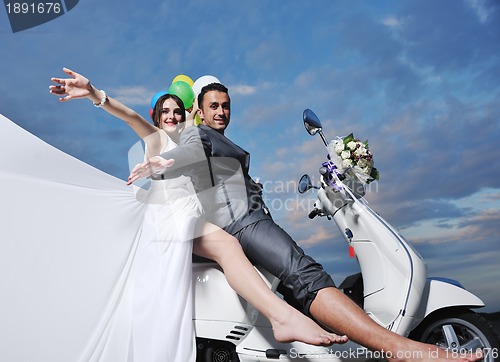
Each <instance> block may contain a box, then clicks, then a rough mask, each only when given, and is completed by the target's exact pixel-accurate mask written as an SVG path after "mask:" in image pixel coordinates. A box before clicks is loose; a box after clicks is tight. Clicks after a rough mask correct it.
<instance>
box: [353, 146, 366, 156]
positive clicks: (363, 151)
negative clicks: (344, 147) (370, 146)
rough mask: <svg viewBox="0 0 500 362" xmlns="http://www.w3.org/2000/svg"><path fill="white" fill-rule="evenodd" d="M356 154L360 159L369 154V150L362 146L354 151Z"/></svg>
mask: <svg viewBox="0 0 500 362" xmlns="http://www.w3.org/2000/svg"><path fill="white" fill-rule="evenodd" d="M354 154H355V155H356V156H358V157H363V156H366V155H367V154H368V150H367V149H366V148H365V147H364V146H360V147H358V149H357V150H356V151H354Z"/></svg>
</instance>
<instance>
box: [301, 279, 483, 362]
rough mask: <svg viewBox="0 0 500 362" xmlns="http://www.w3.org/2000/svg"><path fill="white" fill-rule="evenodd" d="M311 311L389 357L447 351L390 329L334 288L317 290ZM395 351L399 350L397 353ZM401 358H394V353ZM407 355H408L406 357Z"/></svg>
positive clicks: (438, 356)
mask: <svg viewBox="0 0 500 362" xmlns="http://www.w3.org/2000/svg"><path fill="white" fill-rule="evenodd" d="M310 313H311V315H312V316H313V317H314V318H315V319H316V320H318V321H319V322H320V323H322V324H323V325H325V326H327V327H329V328H331V329H333V330H334V331H335V332H337V333H340V334H345V335H347V336H348V337H349V339H350V340H352V341H354V342H356V343H359V344H361V345H363V346H365V347H366V348H369V349H371V350H373V351H384V352H387V356H388V357H390V356H393V357H394V358H392V360H406V361H410V360H413V361H431V360H432V361H434V362H437V361H440V360H447V361H449V360H450V359H451V358H450V359H449V358H448V356H449V354H447V353H446V352H445V351H444V350H443V349H441V348H438V347H437V346H434V345H429V344H424V343H420V342H416V341H413V340H410V339H408V338H405V337H402V336H400V335H398V334H396V333H393V332H391V331H389V330H387V329H385V328H383V327H382V326H380V325H378V324H377V323H376V322H375V321H373V320H372V319H371V318H370V317H369V316H368V315H367V314H366V313H365V312H364V311H363V310H362V309H361V308H359V307H358V306H357V305H356V304H355V303H353V302H352V301H351V300H350V299H349V298H348V297H347V296H346V295H345V294H344V293H342V292H341V291H339V290H338V289H336V288H324V289H321V290H320V291H318V293H317V296H316V298H315V299H314V301H313V302H312V303H311V307H310ZM398 352H399V354H398ZM403 356H404V357H405V358H395V357H403ZM408 356H411V357H412V358H406V357H408ZM480 359H481V358H479V357H477V356H473V355H471V356H470V358H467V359H465V358H461V359H460V358H459V359H453V360H455V361H476V360H480Z"/></svg>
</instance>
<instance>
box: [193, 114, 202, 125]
mask: <svg viewBox="0 0 500 362" xmlns="http://www.w3.org/2000/svg"><path fill="white" fill-rule="evenodd" d="M202 123H203V121H202V120H201V118H200V116H199V115H198V113H196V115H195V116H194V125H195V126H199V125H200V124H202Z"/></svg>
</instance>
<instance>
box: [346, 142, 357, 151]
mask: <svg viewBox="0 0 500 362" xmlns="http://www.w3.org/2000/svg"><path fill="white" fill-rule="evenodd" d="M347 147H348V148H349V149H350V150H351V151H354V150H355V149H356V142H354V141H351V142H348V143H347Z"/></svg>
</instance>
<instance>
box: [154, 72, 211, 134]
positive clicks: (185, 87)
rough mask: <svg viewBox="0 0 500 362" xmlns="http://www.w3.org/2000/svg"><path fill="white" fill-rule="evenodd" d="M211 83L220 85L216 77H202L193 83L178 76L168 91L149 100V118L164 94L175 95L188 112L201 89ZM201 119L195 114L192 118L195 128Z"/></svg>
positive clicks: (182, 75)
mask: <svg viewBox="0 0 500 362" xmlns="http://www.w3.org/2000/svg"><path fill="white" fill-rule="evenodd" d="M211 83H220V80H218V79H217V78H216V77H214V76H212V75H204V76H202V77H200V78H198V79H197V80H196V82H193V80H192V79H191V78H190V77H188V76H187V75H184V74H179V75H178V76H176V77H175V78H174V79H173V80H172V84H170V87H169V88H168V91H160V92H157V93H155V94H154V95H153V97H152V98H151V108H150V109H149V116H150V117H151V118H153V110H154V108H155V105H156V103H157V102H158V99H160V97H161V96H163V95H165V94H175V95H176V96H177V97H179V98H180V99H181V100H182V103H183V104H184V108H186V110H190V109H191V107H193V104H194V102H195V99H196V97H198V94H200V92H201V89H202V88H203V87H204V86H206V85H208V84H211ZM201 122H202V121H201V119H200V117H199V116H198V114H197V113H196V115H195V117H194V124H195V125H196V126H197V125H199V124H201Z"/></svg>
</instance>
